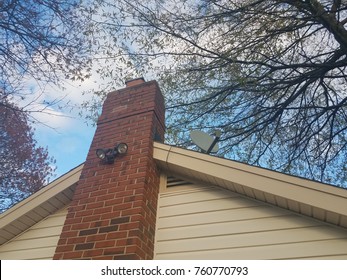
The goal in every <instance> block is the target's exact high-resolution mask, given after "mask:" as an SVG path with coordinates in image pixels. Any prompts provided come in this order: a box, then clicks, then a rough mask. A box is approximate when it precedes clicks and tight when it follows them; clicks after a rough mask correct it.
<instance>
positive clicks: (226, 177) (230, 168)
mask: <svg viewBox="0 0 347 280" xmlns="http://www.w3.org/2000/svg"><path fill="white" fill-rule="evenodd" d="M154 147H155V149H154V158H155V159H156V161H157V163H158V165H159V166H160V167H161V168H162V169H163V170H165V171H166V172H168V173H171V174H176V175H177V176H181V177H183V178H185V179H190V180H197V181H200V182H201V181H202V182H205V183H207V184H211V185H215V186H219V187H222V188H225V189H228V190H231V191H233V192H236V193H239V194H243V195H245V196H247V197H250V198H252V199H256V200H260V201H263V202H266V203H270V204H272V205H275V206H279V207H281V208H285V209H288V210H291V211H294V212H297V213H300V214H303V215H305V216H309V217H313V218H316V219H319V220H321V221H324V222H328V223H331V224H334V225H338V226H342V227H347V207H346V205H347V190H346V189H343V188H338V187H334V186H331V185H327V184H322V183H319V182H315V181H311V180H308V179H303V178H299V177H295V176H290V175H286V174H283V173H280V172H275V171H272V170H268V169H264V168H260V167H255V166H250V165H247V164H244V163H240V162H236V161H232V160H228V159H223V158H218V157H213V156H210V155H207V154H202V153H198V152H194V151H190V150H185V149H182V148H177V147H173V146H169V145H165V144H160V143H155V146H154Z"/></svg>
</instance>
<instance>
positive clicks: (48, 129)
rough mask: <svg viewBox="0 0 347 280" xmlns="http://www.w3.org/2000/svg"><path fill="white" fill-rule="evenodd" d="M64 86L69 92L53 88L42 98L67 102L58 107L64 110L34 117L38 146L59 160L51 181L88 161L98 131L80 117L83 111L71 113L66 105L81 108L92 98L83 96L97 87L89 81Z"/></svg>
mask: <svg viewBox="0 0 347 280" xmlns="http://www.w3.org/2000/svg"><path fill="white" fill-rule="evenodd" d="M64 86H65V87H66V89H65V90H61V89H59V88H57V87H50V88H48V89H46V90H45V95H44V96H42V97H40V98H41V99H49V98H50V97H54V98H57V97H59V98H60V97H61V98H63V100H62V101H61V102H60V103H58V104H57V106H61V107H62V109H58V108H57V109H55V108H49V109H46V110H45V111H44V112H39V113H33V114H32V116H33V117H34V118H35V119H36V120H37V122H36V123H35V124H33V125H32V126H33V127H34V129H35V132H34V134H35V135H34V137H35V139H36V141H37V144H38V146H41V147H47V149H48V152H49V155H50V156H51V157H53V158H54V159H55V160H56V162H55V164H54V166H55V167H56V170H55V175H54V176H53V177H51V178H50V181H52V180H54V179H56V178H58V177H60V176H61V175H63V174H65V173H66V172H68V171H70V170H71V169H73V168H74V167H76V166H78V165H79V164H81V163H83V162H84V161H85V159H86V156H87V153H88V150H89V147H90V144H91V141H92V139H93V136H94V132H95V129H96V127H95V126H94V125H92V124H91V123H89V124H88V123H87V122H86V120H85V119H84V118H82V117H80V116H79V110H80V109H75V110H72V111H71V109H69V108H64V104H65V102H68V101H69V102H70V104H74V105H76V107H78V106H79V105H80V104H82V102H83V101H84V100H85V99H87V98H90V96H88V95H83V94H82V92H83V91H84V90H88V89H91V88H92V87H94V86H96V85H95V84H94V83H91V82H90V81H86V82H84V83H81V84H77V83H76V84H71V83H68V84H65V85H64ZM37 94H38V93H37Z"/></svg>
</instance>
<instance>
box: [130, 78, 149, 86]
mask: <svg viewBox="0 0 347 280" xmlns="http://www.w3.org/2000/svg"><path fill="white" fill-rule="evenodd" d="M145 82H146V81H145V79H144V78H143V77H140V78H136V79H132V80H127V81H125V85H126V87H132V86H136V85H139V84H143V83H145Z"/></svg>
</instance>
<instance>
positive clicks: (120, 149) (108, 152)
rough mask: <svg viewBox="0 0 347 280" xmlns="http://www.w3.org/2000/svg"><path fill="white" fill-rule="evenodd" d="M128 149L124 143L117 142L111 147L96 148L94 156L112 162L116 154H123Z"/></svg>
mask: <svg viewBox="0 0 347 280" xmlns="http://www.w3.org/2000/svg"><path fill="white" fill-rule="evenodd" d="M127 151H128V145H127V144H126V143H119V144H118V145H116V146H115V147H114V148H113V149H97V150H96V156H97V157H98V158H99V159H101V160H102V161H104V162H105V163H109V164H111V163H114V160H115V158H116V156H117V155H123V154H125V153H126V152H127Z"/></svg>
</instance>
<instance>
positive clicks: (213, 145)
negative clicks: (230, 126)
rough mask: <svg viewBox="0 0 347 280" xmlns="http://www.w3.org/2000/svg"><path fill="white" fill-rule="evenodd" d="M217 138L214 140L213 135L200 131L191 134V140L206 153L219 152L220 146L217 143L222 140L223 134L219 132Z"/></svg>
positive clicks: (216, 133) (193, 131)
mask: <svg viewBox="0 0 347 280" xmlns="http://www.w3.org/2000/svg"><path fill="white" fill-rule="evenodd" d="M215 135H216V137H215V138H213V137H212V136H211V135H209V134H207V133H205V132H203V131H199V130H192V131H191V132H190V138H191V139H192V141H193V143H194V144H195V145H197V146H198V147H199V148H200V149H201V150H202V151H203V152H204V153H206V154H209V153H211V152H212V153H217V152H218V150H219V145H218V143H217V141H218V140H219V138H220V135H221V132H220V131H219V130H217V131H216V132H215Z"/></svg>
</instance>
